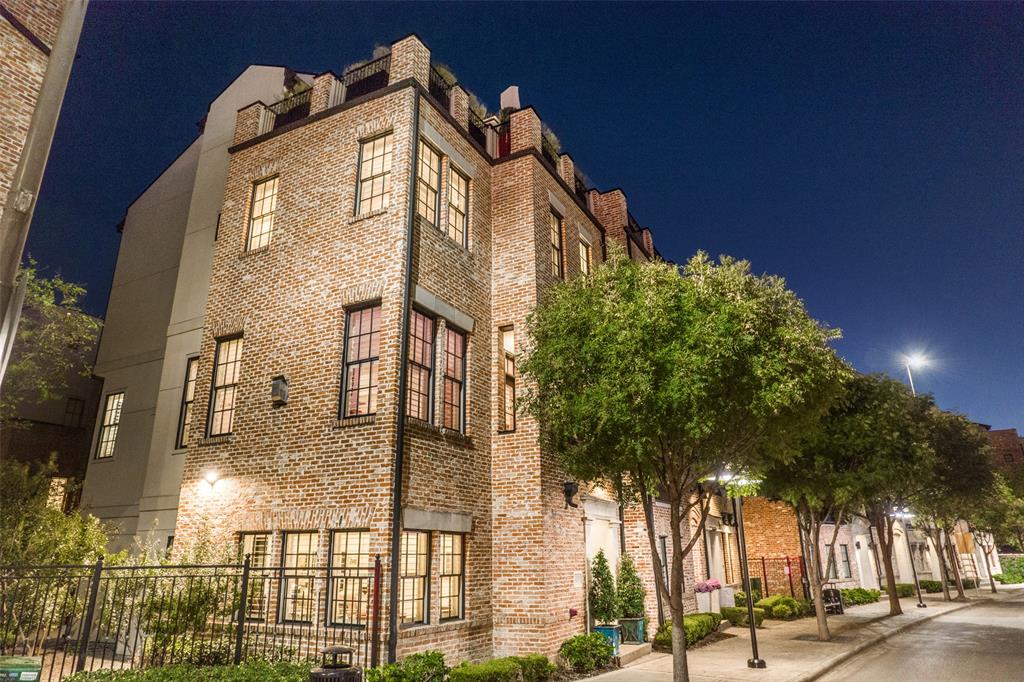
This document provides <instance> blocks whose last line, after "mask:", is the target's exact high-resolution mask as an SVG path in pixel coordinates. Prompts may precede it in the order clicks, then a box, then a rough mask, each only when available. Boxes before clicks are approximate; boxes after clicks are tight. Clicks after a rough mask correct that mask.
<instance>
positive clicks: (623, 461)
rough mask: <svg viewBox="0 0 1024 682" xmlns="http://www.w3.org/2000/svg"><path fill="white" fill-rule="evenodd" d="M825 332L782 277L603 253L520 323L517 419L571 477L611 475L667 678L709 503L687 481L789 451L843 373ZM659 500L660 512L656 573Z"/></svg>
mask: <svg viewBox="0 0 1024 682" xmlns="http://www.w3.org/2000/svg"><path fill="white" fill-rule="evenodd" d="M838 336H839V333H838V332H837V331H834V330H830V329H828V328H826V327H824V326H822V325H821V324H819V323H818V322H816V321H815V320H813V319H812V318H811V317H810V316H809V315H808V314H807V311H806V310H805V309H804V306H803V303H802V302H801V301H800V300H799V299H798V298H797V297H796V296H795V295H794V294H793V292H791V291H789V290H788V289H787V288H786V285H785V282H784V281H783V280H782V279H780V278H778V277H772V276H755V275H753V274H752V273H751V271H750V264H749V263H747V262H745V261H738V260H733V259H731V258H728V257H724V256H723V257H722V258H721V259H720V261H719V262H718V263H715V262H713V261H711V260H710V259H709V258H708V257H707V256H706V254H703V253H700V254H698V255H697V256H695V257H694V258H692V259H691V260H690V261H689V262H688V263H687V264H686V265H685V266H684V267H683V268H682V269H681V271H680V270H679V269H677V268H676V267H675V266H672V265H669V264H666V263H647V264H639V263H634V262H633V261H631V260H629V259H627V258H625V257H624V256H623V255H622V254H621V253H619V254H614V255H613V258H612V259H611V260H610V261H609V262H607V263H605V264H603V265H602V266H600V267H598V268H596V269H595V271H594V273H593V274H592V275H591V276H589V277H581V278H576V279H574V280H571V281H568V282H564V283H561V284H559V285H557V286H555V287H553V288H552V289H551V290H549V291H548V292H547V293H546V296H545V298H544V300H543V302H542V304H541V305H540V306H539V307H538V309H537V310H536V311H535V312H534V314H533V315H532V316H531V318H530V320H529V337H530V338H529V343H528V348H529V352H528V354H527V356H526V358H525V361H523V362H522V363H521V367H522V370H523V374H524V377H525V378H526V379H527V387H528V389H529V392H528V396H527V400H526V407H527V410H528V411H529V412H530V413H531V414H532V415H533V416H534V417H536V419H537V420H538V422H539V425H540V432H541V438H542V445H543V447H544V448H545V449H546V450H547V451H549V452H552V453H554V454H556V455H557V456H558V458H559V460H560V462H561V464H562V466H563V467H564V468H565V469H566V471H567V472H568V473H569V474H570V475H573V476H575V477H577V478H578V479H580V480H582V481H590V482H608V483H611V484H612V485H614V484H615V482H616V481H617V480H620V479H621V480H622V481H623V491H624V498H625V499H627V500H628V501H633V500H639V502H640V504H642V506H643V510H644V514H645V516H646V520H647V523H646V525H647V532H648V540H649V542H650V548H651V557H652V562H653V566H654V575H655V580H656V586H657V589H658V590H659V592H660V594H661V595H662V597H663V602H664V603H666V604H668V607H669V611H670V614H671V617H672V623H673V630H672V637H673V639H672V648H673V654H674V657H673V675H674V679H675V680H676V682H682V681H683V680H686V679H688V673H687V667H686V644H685V629H684V626H683V599H684V595H685V594H686V588H685V585H684V580H683V566H684V560H685V557H686V556H688V555H689V553H690V551H691V550H692V548H693V546H694V543H695V542H697V540H698V539H699V538H700V537H701V534H702V532H703V528H704V524H705V521H706V519H707V516H708V506H709V504H710V498H709V497H708V496H706V495H700V494H698V491H697V487H698V483H699V482H701V481H703V480H706V479H709V478H721V477H723V476H724V474H725V472H726V469H727V468H728V470H729V471H731V472H732V474H733V475H737V476H740V475H743V474H744V473H745V472H748V471H750V470H752V469H757V468H759V467H760V465H761V464H762V463H763V462H764V461H765V460H766V459H771V458H774V457H780V456H784V455H785V454H786V453H788V452H789V448H790V444H791V441H792V440H793V438H794V437H795V435H796V434H798V433H800V432H801V431H802V430H803V429H805V428H806V427H807V425H808V424H809V423H813V422H814V421H816V420H817V418H818V416H819V415H820V413H821V412H822V411H823V410H824V409H825V408H826V407H827V406H828V403H829V400H830V398H831V396H832V394H833V393H834V390H835V389H834V386H835V384H836V383H837V380H838V378H839V377H840V376H841V375H842V374H843V373H844V370H843V367H842V365H841V363H840V362H839V361H838V360H837V358H836V356H835V353H834V351H833V350H832V348H831V347H830V346H829V342H830V341H832V340H833V339H835V338H837V337H838ZM656 498H660V499H663V500H664V501H665V502H667V503H668V506H669V510H670V518H669V524H670V536H671V538H670V540H671V543H672V554H671V555H672V561H671V566H670V567H668V568H669V570H667V571H664V570H663V566H662V564H661V559H660V556H659V553H658V549H657V538H656V537H655V534H654V532H655V531H654V523H653V514H654V501H655V499H656ZM691 518H693V519H694V521H695V523H696V528H695V529H694V532H692V533H691V528H690V522H691ZM666 574H667V576H668V579H667V580H666V578H665V575H666Z"/></svg>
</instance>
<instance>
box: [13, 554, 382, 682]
mask: <svg viewBox="0 0 1024 682" xmlns="http://www.w3.org/2000/svg"><path fill="white" fill-rule="evenodd" d="M380 575H381V568H380V558H379V557H378V558H377V559H376V560H375V563H374V566H373V567H372V568H369V567H368V568H366V569H358V570H355V569H345V570H337V569H331V568H327V567H320V568H308V569H282V568H259V567H252V566H251V565H250V561H249V559H248V558H246V560H245V561H244V562H243V563H241V564H221V565H181V566H105V565H103V562H102V560H100V561H97V562H96V563H95V564H94V565H91V566H32V567H20V568H15V567H0V655H18V656H35V657H39V658H40V659H41V661H42V676H41V678H40V679H41V680H43V681H44V682H56V681H57V680H61V679H63V678H64V677H66V676H69V675H71V674H73V673H75V672H78V671H81V670H90V671H91V670H104V669H106V670H121V669H138V668H148V667H154V666H162V665H171V664H191V665H214V664H231V663H235V664H237V663H240V662H241V661H251V660H264V661H269V662H274V661H296V662H298V661H306V660H312V659H315V658H317V656H318V652H319V651H320V649H322V648H323V647H325V646H333V645H339V644H340V645H345V646H348V647H351V648H352V649H353V650H354V652H355V653H354V656H353V658H354V662H355V663H357V664H358V665H362V666H364V667H365V666H373V665H376V664H377V663H378V662H379V653H380V647H379V642H380V629H381V622H380V611H381V609H380Z"/></svg>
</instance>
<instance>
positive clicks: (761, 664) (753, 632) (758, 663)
mask: <svg viewBox="0 0 1024 682" xmlns="http://www.w3.org/2000/svg"><path fill="white" fill-rule="evenodd" d="M736 532H737V533H738V534H739V541H740V542H739V545H740V546H739V550H740V571H741V572H742V575H743V589H744V590H745V592H746V595H747V624H748V625H749V626H750V653H751V654H752V655H753V657H752V658H750V659H748V660H747V667H748V668H767V667H768V664H767V663H766V662H765V660H764V659H763V658H761V657H760V656H758V655H757V622H756V621H755V620H754V595H753V594H751V590H750V570H749V567H748V566H747V539H746V536H745V535H744V533H743V496H742V495H737V496H736Z"/></svg>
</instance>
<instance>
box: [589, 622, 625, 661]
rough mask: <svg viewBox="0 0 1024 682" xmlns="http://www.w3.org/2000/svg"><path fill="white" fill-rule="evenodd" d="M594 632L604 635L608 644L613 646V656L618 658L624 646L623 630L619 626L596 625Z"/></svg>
mask: <svg viewBox="0 0 1024 682" xmlns="http://www.w3.org/2000/svg"><path fill="white" fill-rule="evenodd" d="M594 632H600V633H601V634H602V635H604V637H605V639H607V640H608V643H609V644H611V645H612V656H618V655H619V653H620V650H621V644H622V628H621V627H620V626H618V625H595V626H594Z"/></svg>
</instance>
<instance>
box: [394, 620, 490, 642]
mask: <svg viewBox="0 0 1024 682" xmlns="http://www.w3.org/2000/svg"><path fill="white" fill-rule="evenodd" d="M471 625H472V623H471V622H470V621H469V619H467V618H465V617H462V618H458V619H452V620H445V621H442V622H440V623H409V624H407V625H402V626H400V627H399V630H401V631H402V633H403V634H404V635H407V636H412V637H415V636H419V635H428V634H430V635H433V634H436V633H439V632H451V631H453V630H461V629H463V628H467V627H470V626H471Z"/></svg>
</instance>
